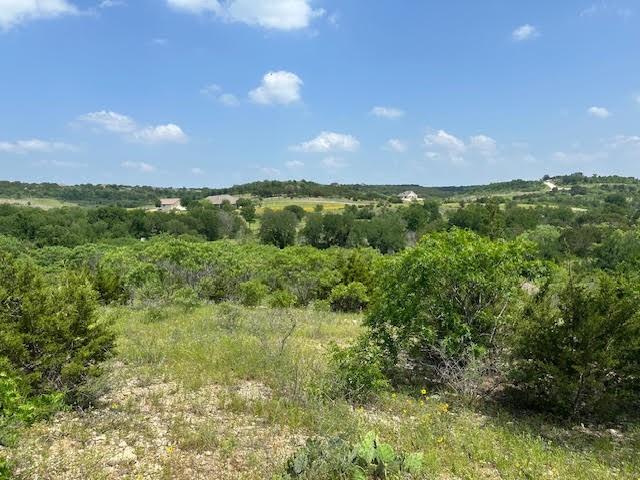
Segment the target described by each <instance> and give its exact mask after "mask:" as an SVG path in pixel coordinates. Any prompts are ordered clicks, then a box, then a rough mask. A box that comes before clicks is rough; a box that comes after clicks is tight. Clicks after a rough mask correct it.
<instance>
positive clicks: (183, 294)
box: [171, 287, 200, 312]
mask: <svg viewBox="0 0 640 480" xmlns="http://www.w3.org/2000/svg"><path fill="white" fill-rule="evenodd" d="M171 299H172V301H173V303H174V304H176V305H178V306H179V307H180V308H182V309H183V310H184V311H185V312H190V311H192V310H194V309H195V308H197V307H198V306H199V305H200V300H199V299H198V295H197V294H196V292H195V291H194V290H193V289H192V288H187V287H185V288H180V289H178V290H176V291H175V292H174V293H173V295H172V297H171Z"/></svg>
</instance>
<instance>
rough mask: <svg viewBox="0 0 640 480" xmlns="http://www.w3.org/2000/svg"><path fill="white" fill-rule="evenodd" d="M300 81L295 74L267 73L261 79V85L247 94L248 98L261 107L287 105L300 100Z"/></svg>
mask: <svg viewBox="0 0 640 480" xmlns="http://www.w3.org/2000/svg"><path fill="white" fill-rule="evenodd" d="M302 83H303V82H302V80H301V79H300V77H298V76H297V75H296V74H295V73H291V72H286V71H283V70H281V71H278V72H269V73H267V74H265V76H264V77H263V78H262V83H261V85H260V86H259V87H258V88H256V89H254V90H251V91H250V92H249V98H250V99H251V100H252V101H254V102H255V103H260V104H263V105H271V104H282V105H288V104H290V103H294V102H297V101H299V100H300V87H301V86H302Z"/></svg>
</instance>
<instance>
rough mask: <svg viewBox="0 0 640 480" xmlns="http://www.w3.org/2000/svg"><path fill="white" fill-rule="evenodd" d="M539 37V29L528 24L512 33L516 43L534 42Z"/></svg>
mask: <svg viewBox="0 0 640 480" xmlns="http://www.w3.org/2000/svg"><path fill="white" fill-rule="evenodd" d="M538 36H540V32H539V31H538V29H537V28H536V27H534V26H533V25H529V24H528V23H527V24H525V25H521V26H519V27H518V28H516V29H515V30H514V31H513V32H511V38H513V40H514V41H516V42H522V41H524V40H532V39H534V38H536V37H538Z"/></svg>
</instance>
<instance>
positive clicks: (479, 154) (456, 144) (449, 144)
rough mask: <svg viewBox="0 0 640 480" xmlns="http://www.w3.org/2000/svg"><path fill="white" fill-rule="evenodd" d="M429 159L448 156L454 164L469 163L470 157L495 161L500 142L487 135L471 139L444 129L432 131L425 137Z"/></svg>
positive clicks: (475, 136)
mask: <svg viewBox="0 0 640 480" xmlns="http://www.w3.org/2000/svg"><path fill="white" fill-rule="evenodd" d="M424 143H425V146H426V147H427V150H428V151H427V153H426V156H427V158H428V159H437V158H440V157H444V158H447V159H448V160H449V161H450V162H451V163H452V164H453V165H456V166H462V165H467V164H468V162H467V157H469V159H474V158H476V159H477V158H482V159H484V160H486V161H488V162H490V163H491V162H495V161H496V160H497V158H496V157H497V154H498V143H497V142H496V141H495V140H494V139H493V138H491V137H489V136H487V135H474V136H471V137H469V141H468V142H466V143H465V141H464V140H462V139H460V138H458V137H456V136H455V135H453V134H451V133H448V132H446V131H444V130H438V131H430V132H428V133H427V134H426V135H425V137H424Z"/></svg>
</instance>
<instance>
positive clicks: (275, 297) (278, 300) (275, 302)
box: [269, 290, 297, 308]
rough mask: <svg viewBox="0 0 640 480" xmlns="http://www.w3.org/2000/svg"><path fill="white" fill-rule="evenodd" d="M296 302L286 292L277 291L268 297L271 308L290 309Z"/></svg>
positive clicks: (293, 297)
mask: <svg viewBox="0 0 640 480" xmlns="http://www.w3.org/2000/svg"><path fill="white" fill-rule="evenodd" d="M296 302H297V299H296V296H295V295H294V294H293V293H291V292H290V291H288V290H277V291H275V292H273V294H271V296H270V297H269V306H270V307H271V308H292V307H295V305H296Z"/></svg>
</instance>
